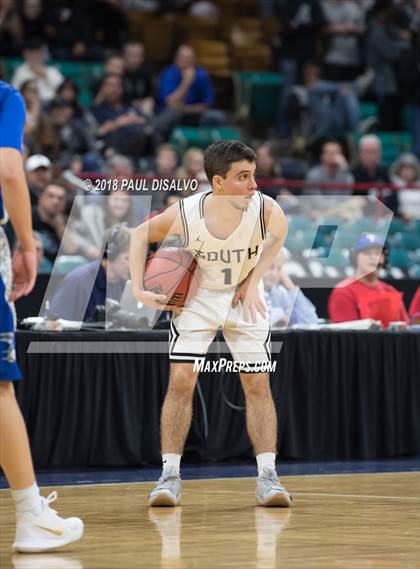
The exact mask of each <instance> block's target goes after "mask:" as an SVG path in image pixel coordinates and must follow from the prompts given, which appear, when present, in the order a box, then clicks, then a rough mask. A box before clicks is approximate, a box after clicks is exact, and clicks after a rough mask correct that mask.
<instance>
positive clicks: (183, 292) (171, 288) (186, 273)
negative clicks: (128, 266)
mask: <svg viewBox="0 0 420 569" xmlns="http://www.w3.org/2000/svg"><path fill="white" fill-rule="evenodd" d="M143 282H144V288H145V290H149V291H151V292H154V293H156V294H164V295H165V296H166V297H168V303H167V306H166V309H167V310H171V309H172V308H174V307H176V306H177V307H183V306H184V305H185V304H186V303H187V301H188V300H190V299H191V298H193V296H195V294H196V293H197V290H198V287H199V286H200V279H199V270H198V266H197V261H196V260H195V258H194V257H193V256H192V255H191V253H190V252H189V251H187V250H186V249H178V248H176V247H165V248H162V249H159V251H156V253H153V254H151V255H149V256H148V257H147V261H146V267H145V272H144V280H143Z"/></svg>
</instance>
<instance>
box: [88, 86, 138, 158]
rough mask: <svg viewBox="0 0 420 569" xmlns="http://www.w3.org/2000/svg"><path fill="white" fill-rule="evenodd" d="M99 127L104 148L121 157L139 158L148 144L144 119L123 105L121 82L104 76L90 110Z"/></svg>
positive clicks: (132, 109)
mask: <svg viewBox="0 0 420 569" xmlns="http://www.w3.org/2000/svg"><path fill="white" fill-rule="evenodd" d="M90 110H91V113H92V114H93V116H94V117H95V119H96V122H97V123H98V135H99V137H100V138H101V139H102V140H103V142H104V145H105V147H106V148H113V149H115V151H116V152H119V153H122V154H130V155H138V154H140V155H141V154H142V153H143V152H144V150H145V148H146V146H147V143H148V134H147V132H146V130H145V125H146V122H147V121H146V118H145V117H144V116H142V115H141V114H140V113H139V111H137V110H136V109H134V108H133V107H129V106H127V105H126V104H125V103H124V101H123V87H122V79H121V77H120V76H119V75H107V76H106V77H104V79H103V80H102V83H101V87H100V89H99V91H98V94H97V96H96V98H95V104H94V105H93V106H92V107H91V109H90Z"/></svg>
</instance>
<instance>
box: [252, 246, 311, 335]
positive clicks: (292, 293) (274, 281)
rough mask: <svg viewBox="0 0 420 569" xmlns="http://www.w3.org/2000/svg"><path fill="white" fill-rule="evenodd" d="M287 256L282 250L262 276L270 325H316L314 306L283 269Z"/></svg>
mask: <svg viewBox="0 0 420 569" xmlns="http://www.w3.org/2000/svg"><path fill="white" fill-rule="evenodd" d="M287 255H288V252H287V250H286V249H285V248H283V249H282V250H281V251H280V252H279V253H278V255H277V256H276V257H275V258H274V259H273V261H272V263H271V265H270V267H269V268H268V270H267V271H266V272H265V273H264V276H263V282H264V294H265V302H266V304H267V308H268V313H269V315H270V324H271V326H272V327H273V328H284V327H287V326H294V325H300V324H316V323H317V321H318V315H317V313H316V309H315V307H314V305H313V304H312V302H311V301H310V300H308V299H307V298H306V296H305V295H304V294H303V292H302V291H301V290H300V289H299V288H298V287H297V286H296V285H295V284H294V282H293V281H292V279H291V278H290V277H289V275H288V274H287V273H286V271H285V270H284V268H283V265H284V262H285V259H286V257H287Z"/></svg>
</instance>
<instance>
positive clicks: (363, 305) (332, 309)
mask: <svg viewBox="0 0 420 569" xmlns="http://www.w3.org/2000/svg"><path fill="white" fill-rule="evenodd" d="M384 246H385V243H384V240H383V239H381V238H380V237H379V236H378V235H375V234H373V233H366V234H364V235H362V236H361V237H359V238H358V239H357V240H356V242H355V244H354V246H353V249H352V251H351V259H352V261H353V265H354V267H355V274H354V276H353V277H350V278H348V279H345V280H343V281H341V282H339V283H338V284H337V285H336V287H335V288H334V290H333V291H332V293H331V295H330V298H329V300H328V312H329V315H330V318H331V320H332V321H333V322H348V321H350V320H360V319H363V318H369V317H372V318H373V317H374V316H373V315H374V314H375V313H377V314H379V317H378V318H377V319H379V320H381V319H382V318H380V314H381V308H380V306H379V304H380V302H384V303H385V304H387V305H388V306H390V307H391V308H390V309H389V310H388V309H387V314H388V315H389V317H387V318H386V320H388V321H389V320H390V319H391V320H398V321H401V320H403V321H405V322H408V315H407V312H406V309H405V307H404V303H403V301H402V299H399V300H398V298H397V297H398V295H399V294H400V293H398V291H397V290H396V289H395V288H394V287H393V286H391V285H389V284H387V283H385V282H384V281H382V280H380V278H379V272H380V270H381V268H382V267H384V266H385V255H386V250H384ZM375 300H376V305H377V306H376V307H375ZM382 311H383V309H382ZM384 319H385V318H384Z"/></svg>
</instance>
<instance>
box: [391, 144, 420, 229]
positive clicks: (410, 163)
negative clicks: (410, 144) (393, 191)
mask: <svg viewBox="0 0 420 569" xmlns="http://www.w3.org/2000/svg"><path fill="white" fill-rule="evenodd" d="M389 173H390V178H391V181H392V183H393V184H395V185H396V186H397V187H399V188H401V189H400V190H399V191H398V192H397V198H398V213H399V215H400V216H401V217H403V218H404V219H405V220H406V221H411V220H415V219H419V218H420V161H419V159H418V158H417V156H415V155H414V154H410V153H409V152H406V153H404V154H401V155H400V156H399V157H398V158H397V160H396V161H395V162H394V164H393V165H392V166H391V169H390V172H389Z"/></svg>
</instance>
